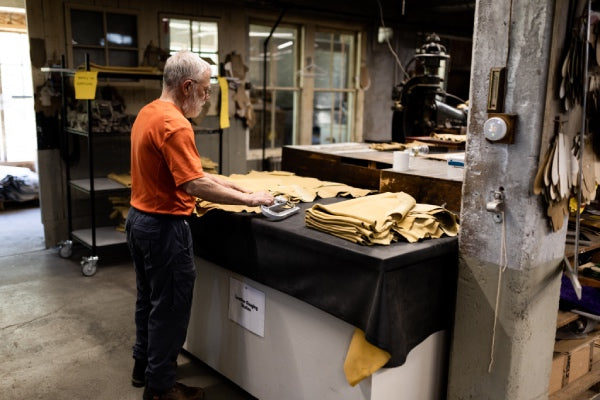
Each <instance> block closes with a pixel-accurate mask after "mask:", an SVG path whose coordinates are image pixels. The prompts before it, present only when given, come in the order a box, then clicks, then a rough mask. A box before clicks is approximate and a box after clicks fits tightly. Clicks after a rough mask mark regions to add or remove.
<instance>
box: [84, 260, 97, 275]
mask: <svg viewBox="0 0 600 400" xmlns="http://www.w3.org/2000/svg"><path fill="white" fill-rule="evenodd" d="M97 263H98V256H90V257H83V258H82V259H81V273H82V274H83V275H84V276H93V275H94V274H95V273H96V264H97Z"/></svg>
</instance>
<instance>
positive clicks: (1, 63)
mask: <svg viewBox="0 0 600 400" xmlns="http://www.w3.org/2000/svg"><path fill="white" fill-rule="evenodd" d="M25 20H26V18H25V9H22V8H13V7H0V48H1V49H2V51H1V52H0V162H34V163H36V160H37V156H36V154H37V135H36V125H35V112H34V99H33V84H32V78H31V77H32V75H31V61H30V58H29V38H28V35H27V25H26V22H25Z"/></svg>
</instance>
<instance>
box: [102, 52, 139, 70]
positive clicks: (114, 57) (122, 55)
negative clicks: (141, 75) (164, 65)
mask: <svg viewBox="0 0 600 400" xmlns="http://www.w3.org/2000/svg"><path fill="white" fill-rule="evenodd" d="M108 65H118V66H121V67H137V66H138V65H139V63H138V52H137V51H132V50H109V51H108Z"/></svg>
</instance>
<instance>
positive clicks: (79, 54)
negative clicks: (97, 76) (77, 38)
mask: <svg viewBox="0 0 600 400" xmlns="http://www.w3.org/2000/svg"><path fill="white" fill-rule="evenodd" d="M85 53H88V54H89V55H90V62H92V63H94V64H99V65H105V64H106V59H105V56H104V50H103V49H89V48H85V47H84V48H74V49H73V66H74V67H75V68H77V67H79V66H80V65H82V66H85Z"/></svg>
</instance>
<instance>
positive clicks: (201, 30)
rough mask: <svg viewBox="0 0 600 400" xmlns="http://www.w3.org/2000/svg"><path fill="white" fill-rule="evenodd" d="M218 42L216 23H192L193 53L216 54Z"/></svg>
mask: <svg viewBox="0 0 600 400" xmlns="http://www.w3.org/2000/svg"><path fill="white" fill-rule="evenodd" d="M218 40H219V36H218V33H217V23H216V22H200V21H192V51H195V52H202V53H204V52H206V53H216V52H217V50H218V47H219V46H218V44H219V42H218Z"/></svg>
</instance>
